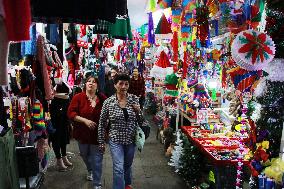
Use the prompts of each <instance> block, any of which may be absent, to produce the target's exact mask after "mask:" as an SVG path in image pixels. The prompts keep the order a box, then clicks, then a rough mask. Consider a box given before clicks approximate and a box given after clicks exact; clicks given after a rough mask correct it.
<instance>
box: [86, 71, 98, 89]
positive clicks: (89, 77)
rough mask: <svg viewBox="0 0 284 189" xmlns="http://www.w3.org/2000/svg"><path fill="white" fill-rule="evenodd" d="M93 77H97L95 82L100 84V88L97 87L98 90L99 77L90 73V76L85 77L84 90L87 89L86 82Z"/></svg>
mask: <svg viewBox="0 0 284 189" xmlns="http://www.w3.org/2000/svg"><path fill="white" fill-rule="evenodd" d="M91 78H94V79H95V82H96V84H97V86H98V89H97V90H99V86H100V82H99V79H98V78H97V77H95V76H93V75H90V76H88V77H87V78H86V79H85V84H84V91H86V83H87V82H88V80H89V79H91Z"/></svg>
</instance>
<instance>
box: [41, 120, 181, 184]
mask: <svg viewBox="0 0 284 189" xmlns="http://www.w3.org/2000/svg"><path fill="white" fill-rule="evenodd" d="M155 137H156V126H152V131H151V134H150V137H149V139H148V140H147V141H146V144H145V146H144V150H143V151H142V153H140V152H138V151H137V152H136V157H135V160H134V166H133V188H134V189H186V186H185V183H184V182H183V180H182V179H181V178H180V177H179V176H178V175H177V174H175V173H174V170H173V169H172V168H171V167H169V166H168V165H167V163H168V158H166V157H165V156H164V152H163V145H162V144H161V143H160V142H159V141H157V140H156V138H155ZM68 151H70V152H72V153H74V154H71V155H70V157H71V161H72V162H73V164H74V167H73V169H72V170H70V171H68V172H58V171H56V169H55V166H54V164H55V161H54V160H51V162H50V163H51V164H52V165H53V166H51V167H49V169H48V171H47V173H46V178H45V182H44V184H43V185H42V187H41V189H70V188H72V189H92V184H91V182H90V181H86V168H85V165H84V164H83V161H82V160H81V158H80V156H79V151H78V146H77V143H76V141H72V142H71V144H70V145H69V146H68ZM103 166H104V167H103V180H102V182H103V189H111V188H112V160H111V156H110V152H109V149H107V150H106V153H105V156H104V165H103Z"/></svg>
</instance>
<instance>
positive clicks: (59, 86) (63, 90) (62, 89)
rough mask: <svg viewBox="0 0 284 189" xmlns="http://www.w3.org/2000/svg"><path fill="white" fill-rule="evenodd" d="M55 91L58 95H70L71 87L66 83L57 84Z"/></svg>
mask: <svg viewBox="0 0 284 189" xmlns="http://www.w3.org/2000/svg"><path fill="white" fill-rule="evenodd" d="M55 91H56V92H57V93H67V94H69V93H70V89H69V87H68V86H67V85H66V84H65V83H64V82H62V83H61V84H57V85H56V90H55Z"/></svg>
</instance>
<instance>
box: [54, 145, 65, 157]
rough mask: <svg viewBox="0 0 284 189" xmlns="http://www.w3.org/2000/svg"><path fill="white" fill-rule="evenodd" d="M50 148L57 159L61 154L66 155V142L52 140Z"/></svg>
mask: <svg viewBox="0 0 284 189" xmlns="http://www.w3.org/2000/svg"><path fill="white" fill-rule="evenodd" d="M52 148H53V151H54V153H55V157H56V158H57V159H60V158H62V157H63V156H66V144H59V143H57V142H53V143H52Z"/></svg>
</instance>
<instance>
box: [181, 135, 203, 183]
mask: <svg viewBox="0 0 284 189" xmlns="http://www.w3.org/2000/svg"><path fill="white" fill-rule="evenodd" d="M181 139H182V141H183V153H182V155H181V157H180V164H179V166H180V168H179V172H178V173H179V175H181V177H182V178H183V179H184V180H185V181H186V182H187V183H188V184H190V185H191V186H196V185H199V184H200V179H201V178H202V177H203V175H204V172H208V170H206V166H204V165H206V159H205V157H204V155H203V154H201V152H200V151H199V149H198V148H197V147H196V146H195V145H193V144H192V143H191V142H190V141H189V140H188V138H187V136H185V135H184V134H182V135H181Z"/></svg>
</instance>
